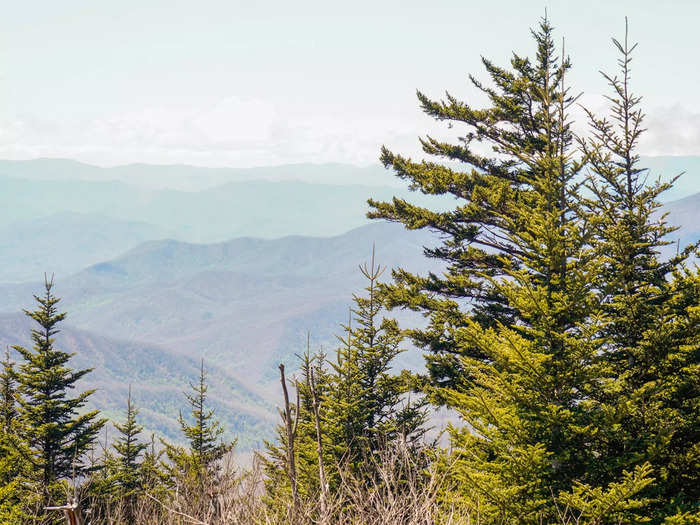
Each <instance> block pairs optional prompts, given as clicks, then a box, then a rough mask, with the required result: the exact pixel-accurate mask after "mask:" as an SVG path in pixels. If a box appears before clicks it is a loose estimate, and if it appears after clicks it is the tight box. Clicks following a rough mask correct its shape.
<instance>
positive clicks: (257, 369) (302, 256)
mask: <svg viewBox="0 0 700 525" xmlns="http://www.w3.org/2000/svg"><path fill="white" fill-rule="evenodd" d="M433 241H434V238H433V237H432V236H431V235H430V234H427V233H426V232H409V231H406V230H404V229H403V228H401V227H400V226H398V225H394V224H387V223H376V224H371V225H368V226H364V227H361V228H358V229H355V230H352V231H350V232H348V233H347V234H344V235H341V236H337V237H331V238H311V237H300V236H295V237H286V238H282V239H276V240H262V239H252V238H241V239H235V240H233V241H229V242H226V243H219V244H210V245H199V244H189V243H183V242H178V241H151V242H147V243H144V244H142V245H140V246H139V247H137V248H135V249H134V250H131V251H129V252H127V253H126V254H124V255H123V256H121V257H118V258H116V259H113V260H111V261H107V262H103V263H99V264H96V265H93V266H91V267H89V268H87V269H85V270H83V271H81V272H78V273H77V274H74V275H73V276H70V277H67V278H64V279H61V280H59V281H57V283H56V293H57V294H58V295H59V296H60V297H62V302H61V307H62V308H63V309H64V310H66V311H67V312H68V313H69V316H68V321H67V323H66V324H67V328H66V331H65V334H67V335H66V336H65V337H64V338H63V339H59V343H61V344H66V345H67V348H68V349H70V350H72V351H75V352H76V353H77V356H79V358H76V364H80V365H81V366H93V367H95V368H96V370H97V369H99V370H100V372H99V373H95V374H93V375H91V376H90V381H89V385H90V386H98V387H99V388H100V390H101V391H102V392H103V394H101V395H100V396H97V397H96V398H95V400H94V404H95V406H97V407H99V408H101V409H106V410H108V411H114V410H117V409H118V408H119V406H120V403H122V402H123V394H124V392H125V390H124V389H125V388H126V385H127V384H128V383H129V382H131V383H133V384H134V390H135V391H137V390H140V389H141V388H142V387H143V388H144V389H145V391H144V393H142V394H140V395H141V396H142V399H144V401H147V402H148V403H150V404H149V407H151V408H150V409H149V410H150V412H149V413H144V414H143V417H144V418H145V420H146V423H147V426H148V427H149V428H155V429H157V430H158V431H160V432H162V433H163V434H165V435H167V436H169V437H176V436H177V433H176V429H177V427H176V422H175V418H176V417H177V407H178V403H181V401H182V396H175V395H173V394H174V392H176V391H177V392H180V391H182V390H184V389H186V388H187V381H188V380H194V378H195V376H196V374H195V372H196V371H195V368H194V367H195V364H196V362H197V360H198V359H199V358H200V357H203V358H204V359H205V361H206V363H207V366H209V367H212V377H213V378H214V380H215V384H214V385H212V392H213V395H214V396H215V397H216V399H219V400H223V399H227V400H228V399H232V400H233V401H231V402H229V403H228V405H227V404H226V403H223V401H221V406H222V410H226V411H227V412H228V413H230V415H229V421H228V422H229V423H230V422H231V421H230V420H233V426H232V432H236V433H237V434H240V435H241V436H242V444H244V445H246V444H247V445H253V444H254V442H255V435H262V434H261V432H262V431H261V427H264V428H265V429H266V430H267V431H270V429H271V428H272V425H271V424H270V423H269V421H270V420H271V419H272V418H274V414H272V411H271V410H269V407H271V406H272V405H273V403H274V402H275V401H276V400H277V399H278V392H277V390H278V388H277V386H278V385H277V369H276V367H277V364H278V363H279V362H286V363H288V364H295V359H294V354H295V353H299V352H301V351H302V350H303V348H304V341H305V337H306V336H305V334H306V331H307V330H309V331H310V332H311V334H312V343H313V346H314V348H315V349H318V348H319V347H321V346H322V347H324V348H325V349H326V351H332V350H333V349H334V348H335V345H336V339H335V334H339V333H340V331H341V328H340V326H339V325H340V323H341V322H345V321H346V320H347V316H348V308H349V306H350V305H351V302H352V293H353V292H361V289H362V288H363V287H364V284H365V283H364V282H363V279H362V278H361V276H360V273H359V270H358V268H357V266H358V264H360V263H362V262H363V261H366V260H367V259H368V258H369V256H370V253H371V250H372V245H373V244H376V253H377V260H378V261H379V262H380V263H382V264H383V265H387V266H389V267H396V266H399V265H400V266H402V267H405V268H408V269H411V270H414V271H421V272H422V271H427V270H428V269H429V268H430V267H435V266H434V265H433V264H431V262H430V261H429V260H427V259H426V258H425V257H423V255H422V246H423V245H430V244H432V243H433ZM387 277H388V274H387ZM40 290H41V283H40V282H34V283H23V284H13V285H3V286H0V311H5V312H10V313H8V315H5V316H0V344H14V343H15V342H16V341H20V340H21V341H23V342H24V344H28V335H29V326H28V324H26V322H25V323H24V324H21V323H18V321H17V314H13V313H11V312H18V311H20V310H21V309H22V308H31V307H32V306H33V304H32V303H33V301H32V294H33V293H37V292H39V291H40ZM76 333H78V334H81V337H76V336H75V335H74V334H76ZM65 334H64V335H65ZM97 334H99V335H97ZM115 355H118V356H119V359H117V360H116V361H115V359H114V356H115ZM154 360H155V361H157V362H162V361H163V360H167V361H168V363H175V364H176V366H170V365H168V373H167V374H163V373H161V372H160V371H159V369H157V370H156V369H154V368H153V364H152V362H153V361H154ZM180 360H182V361H180ZM421 362H422V358H421V357H420V355H417V354H416V353H415V352H411V353H406V354H405V355H404V356H403V359H402V360H401V361H400V363H399V365H400V366H407V367H415V366H419V365H420V364H421ZM130 367H131V368H130ZM115 370H118V373H117V372H115ZM151 373H152V374H154V375H153V376H151V375H150V374H151ZM188 375H189V377H187V376H188ZM163 382H165V383H167V385H168V388H167V389H164V387H163V386H162V383H163ZM159 385H160V386H159ZM223 387H225V388H224V389H223V390H222V388H223ZM230 389H233V391H235V392H237V394H236V396H237V397H236V396H229V394H228V391H229V390H230ZM156 393H157V395H156ZM158 396H161V397H158ZM236 399H238V400H241V399H243V400H249V399H250V400H253V402H252V404H251V406H250V407H246V409H245V410H244V411H243V415H241V410H239V408H237V407H240V406H245V404H244V403H243V404H242V403H241V402H239V403H238V404H237V405H235V406H233V407H232V406H231V403H232V402H235V400H236ZM260 400H264V401H260ZM265 403H267V405H266V404H265ZM234 404H235V403H234ZM153 407H155V408H153ZM265 407H267V408H268V409H267V410H266V409H265ZM251 412H252V414H251ZM243 416H245V417H243ZM241 417H243V419H242V420H241V421H239V420H238V419H236V418H241ZM266 421H267V422H268V423H267V425H266V426H265V422H266ZM229 426H231V425H229Z"/></svg>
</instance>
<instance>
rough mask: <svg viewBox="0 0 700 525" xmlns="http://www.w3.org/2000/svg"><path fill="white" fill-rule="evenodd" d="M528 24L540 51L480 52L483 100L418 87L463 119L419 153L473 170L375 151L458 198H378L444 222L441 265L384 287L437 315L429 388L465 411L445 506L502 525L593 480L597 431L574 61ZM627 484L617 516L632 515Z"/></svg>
mask: <svg viewBox="0 0 700 525" xmlns="http://www.w3.org/2000/svg"><path fill="white" fill-rule="evenodd" d="M532 34H533V38H534V40H535V44H536V55H535V57H534V59H529V58H525V57H521V56H519V55H517V54H514V55H513V58H512V59H511V68H510V69H506V68H502V67H498V66H496V65H495V64H493V63H492V62H490V61H489V60H487V59H483V60H482V61H483V64H484V66H485V68H486V71H487V73H488V75H489V77H490V84H485V83H482V82H480V81H478V80H476V79H475V78H473V77H470V78H471V80H472V83H473V84H474V86H475V87H476V88H477V89H479V90H481V91H482V92H483V93H484V94H485V95H486V97H487V99H488V101H489V103H490V106H489V107H487V108H485V109H475V108H473V107H471V106H470V105H468V104H466V103H464V102H462V101H460V100H458V99H456V98H455V97H453V96H451V95H449V94H448V95H447V97H446V99H445V100H444V101H433V100H431V99H430V98H428V97H427V96H425V95H423V94H422V93H418V98H419V100H420V103H421V105H422V108H423V110H424V111H425V112H426V113H427V114H428V115H430V116H432V117H433V118H435V119H436V120H438V121H447V122H448V123H449V124H450V125H451V126H452V125H455V126H464V127H465V128H466V131H465V132H464V134H463V136H461V137H460V138H459V141H458V142H457V143H448V142H442V141H438V140H436V139H433V138H431V137H427V138H426V139H423V140H422V141H421V143H422V146H423V150H424V152H425V153H426V154H429V155H433V156H436V157H438V158H442V159H446V160H448V161H455V162H460V163H462V164H463V165H464V166H465V167H466V168H467V169H465V170H464V171H461V170H459V169H458V168H457V167H456V166H455V165H454V164H450V165H443V164H440V163H439V162H437V161H436V162H428V161H422V162H416V161H413V160H411V159H409V158H405V157H402V156H400V155H396V154H394V153H392V152H390V151H389V150H387V149H383V150H382V155H381V160H382V162H383V163H384V165H385V166H387V167H390V168H392V169H393V170H394V172H395V173H396V175H397V176H399V177H400V178H402V179H406V180H408V181H409V184H410V187H411V189H414V190H420V191H421V192H423V193H426V194H431V195H451V196H453V197H455V198H456V199H457V200H458V203H459V204H458V205H457V206H456V207H455V208H454V209H452V210H449V211H435V210H431V209H427V208H424V207H420V206H416V205H414V204H411V203H409V202H407V201H405V200H401V199H396V198H395V199H394V200H393V201H392V202H376V201H370V205H371V206H372V208H373V209H372V211H371V212H370V214H369V215H370V217H372V218H377V219H388V220H391V221H397V222H400V223H402V224H404V226H405V227H407V228H409V229H418V228H429V229H432V230H434V231H436V232H438V233H439V234H440V237H441V239H442V241H441V244H440V245H439V246H437V247H435V248H426V250H425V253H426V255H427V256H428V257H432V258H435V259H438V260H440V261H443V262H444V263H446V265H447V268H446V270H445V271H444V272H443V273H442V274H440V275H438V274H434V273H431V274H429V275H427V276H419V275H414V274H411V273H409V272H407V271H404V270H398V271H395V272H394V273H393V277H394V281H393V283H392V284H390V285H388V286H385V287H384V288H383V290H382V292H383V296H384V299H385V301H386V304H387V305H388V306H389V307H401V308H408V309H412V310H415V311H418V312H421V313H422V314H423V315H424V316H426V317H427V318H428V321H429V322H428V326H427V327H426V328H421V329H414V330H410V331H409V334H410V336H411V337H412V339H413V341H414V342H415V343H416V344H417V345H418V346H419V347H421V348H423V349H425V350H426V351H427V353H426V359H427V369H428V377H427V378H426V380H425V391H426V392H427V393H428V394H429V395H430V396H431V398H432V399H433V400H434V401H436V402H438V403H444V404H446V405H448V406H450V407H452V408H454V409H456V410H457V411H458V412H459V414H460V416H461V417H462V419H463V420H464V422H465V423H466V424H465V425H464V426H462V427H459V428H458V427H451V429H450V435H451V441H452V446H453V449H454V459H455V461H454V463H453V464H452V468H451V472H450V474H451V476H452V478H453V480H454V485H453V486H454V487H455V490H453V491H451V492H450V493H448V494H446V500H447V502H448V504H449V505H452V506H455V507H459V506H461V507H462V508H463V509H464V511H465V512H467V513H470V512H471V513H477V512H478V513H479V514H480V515H481V517H482V519H485V520H486V521H487V522H499V523H540V522H548V521H550V520H555V519H557V513H558V507H557V503H558V502H557V500H558V498H560V497H566V496H567V494H570V492H571V491H572V490H574V488H575V487H577V486H578V483H579V482H585V481H586V480H587V479H588V478H589V477H590V472H589V467H588V465H589V461H590V457H591V454H592V452H593V450H592V448H591V443H592V441H593V440H594V436H595V435H596V433H597V431H598V429H597V428H596V427H595V424H594V423H595V420H594V418H593V415H592V414H591V410H590V408H589V406H588V405H587V404H585V403H581V400H582V398H583V397H584V396H585V395H586V393H587V391H588V389H589V387H590V385H591V384H592V383H595V382H596V381H597V380H598V379H599V377H597V376H596V374H597V373H598V370H597V368H596V367H595V366H594V361H595V359H596V355H597V352H598V348H599V346H598V345H599V343H600V337H601V336H600V324H601V323H602V321H601V319H600V315H599V311H600V307H599V297H598V295H597V294H596V290H597V289H598V288H599V287H600V286H601V283H600V273H601V272H600V269H601V265H602V262H601V260H600V257H599V254H598V253H597V252H596V251H595V250H593V249H592V248H591V243H592V242H593V231H592V228H591V227H590V223H591V221H592V220H593V214H592V213H591V212H590V211H589V210H587V209H586V208H585V207H583V206H582V205H581V202H582V199H581V196H580V194H579V183H578V181H579V179H580V171H581V167H582V163H581V161H580V160H577V159H576V158H575V154H576V152H575V151H574V148H573V147H572V144H573V141H574V136H573V133H572V131H571V129H570V123H569V117H568V110H569V107H570V106H571V104H573V103H574V102H575V97H572V96H571V95H570V94H569V89H568V88H567V86H566V83H565V80H566V73H567V71H568V70H569V68H570V63H569V60H568V58H566V57H565V56H564V57H557V54H556V50H555V45H554V41H553V29H552V26H551V24H550V23H549V21H548V20H547V19H544V20H542V22H541V23H540V25H539V27H538V29H537V30H536V31H533V32H532ZM562 54H563V51H562ZM475 145H479V147H475ZM487 148H490V150H491V154H490V155H489V154H487V153H482V151H485V150H486V149H487ZM648 481H649V471H648V468H643V469H640V470H638V471H636V472H635V473H630V474H629V476H628V477H625V478H624V479H623V478H621V481H620V482H621V483H623V484H624V486H625V487H627V488H630V489H634V490H640V487H642V486H644V484H646V483H648ZM609 489H610V490H611V491H616V490H618V489H619V487H618V486H612V485H611V486H610V487H609ZM606 494H607V492H606ZM633 495H634V491H632V492H631V493H630V494H629V498H628V500H627V501H624V502H622V501H621V502H620V503H619V504H618V505H617V506H616V507H614V508H610V509H609V510H610V516H611V517H612V518H614V519H617V518H619V519H623V520H624V519H627V514H626V513H628V512H630V509H631V508H633V507H634V505H635V503H630V501H631V499H632V498H633Z"/></svg>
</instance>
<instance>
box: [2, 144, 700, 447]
mask: <svg viewBox="0 0 700 525" xmlns="http://www.w3.org/2000/svg"><path fill="white" fill-rule="evenodd" d="M645 160H647V159H645ZM648 161H649V164H650V165H652V166H655V167H656V169H658V170H659V172H660V169H661V168H659V166H661V167H663V166H666V167H667V168H669V169H673V170H678V171H680V170H681V169H682V167H683V166H685V165H687V166H689V168H687V169H688V170H689V173H688V174H687V175H686V176H685V177H686V179H687V180H689V181H690V182H688V183H687V184H692V183H694V181H696V180H697V175H695V173H700V158H698V157H685V158H672V159H671V158H666V159H665V160H664V159H653V158H652V159H648ZM643 163H644V161H643ZM656 169H655V171H656ZM691 169H692V170H697V171H692V172H691V171H690V170H691ZM207 174H208V175H207ZM207 177H209V178H207ZM391 178H392V177H391V176H390V173H389V172H387V171H386V170H384V169H383V168H380V167H378V166H377V167H367V168H358V167H354V166H350V165H323V166H316V165H295V166H280V167H275V168H260V169H252V170H228V171H227V170H210V169H206V168H201V169H200V168H192V167H184V166H174V167H165V166H146V165H138V166H130V167H128V166H125V167H120V168H98V167H94V166H89V165H84V164H79V163H74V162H71V161H63V160H48V159H43V160H37V161H24V162H9V161H4V162H0V187H1V190H2V191H1V193H0V216H2V218H3V221H4V224H6V226H5V227H3V228H2V229H0V263H1V264H0V268H1V270H0V343H2V344H3V345H13V344H23V345H28V344H30V341H29V330H30V323H29V321H28V320H27V319H26V318H25V316H24V315H23V314H22V313H21V312H22V309H24V308H31V307H32V301H33V300H32V295H33V294H34V293H38V292H40V290H41V288H42V280H43V275H44V272H47V273H48V274H54V276H55V281H56V286H55V292H56V294H57V295H58V296H59V297H61V298H62V302H61V303H60V305H61V308H62V310H65V311H67V312H68V319H67V321H66V322H65V325H64V327H63V331H62V333H61V334H60V335H59V337H58V339H57V343H58V345H59V346H61V347H62V348H64V349H66V350H70V351H73V352H76V356H75V366H78V367H94V368H95V371H94V373H92V374H89V375H88V376H86V378H85V380H84V382H85V386H86V387H91V388H97V389H98V391H97V393H96V394H95V395H94V396H93V397H92V399H91V403H92V404H93V406H95V407H97V408H99V409H101V410H103V411H104V413H105V414H107V415H108V416H110V417H111V416H113V415H115V416H117V415H118V414H119V413H120V411H121V410H122V408H123V403H124V399H125V397H126V393H127V389H128V385H129V384H132V385H133V392H134V397H135V399H136V401H137V403H138V404H139V406H141V407H143V409H142V414H141V416H142V418H143V423H144V425H145V426H146V428H147V430H149V431H152V432H156V433H158V434H159V435H163V436H165V437H167V438H169V439H178V432H179V426H178V423H177V416H178V410H179V409H178V407H179V406H180V403H181V401H182V398H183V397H182V391H184V390H186V389H187V388H188V384H189V382H190V381H192V380H194V378H195V377H196V375H197V367H198V363H199V359H200V358H204V359H205V363H206V366H207V368H208V369H209V371H210V376H211V386H210V391H211V396H212V403H213V406H214V407H215V409H216V410H217V413H218V414H220V417H222V420H223V423H224V425H225V427H226V429H227V431H228V435H229V436H230V437H234V436H238V437H239V445H240V448H241V450H248V449H254V448H260V446H261V443H262V439H264V438H265V437H270V436H271V435H272V434H271V433H272V430H273V427H274V424H275V421H276V410H275V406H276V405H277V404H279V392H278V386H279V385H278V383H277V368H276V367H277V364H278V363H280V362H283V363H287V364H288V365H291V364H293V363H294V362H295V358H294V356H295V354H297V353H299V352H300V351H302V350H303V348H304V346H305V341H306V332H307V331H309V332H310V333H311V344H312V346H313V348H316V349H317V348H320V347H323V348H324V349H325V350H326V351H327V352H332V351H333V349H334V348H335V347H336V346H337V340H336V339H335V335H336V334H340V333H341V331H342V328H341V326H340V323H343V322H345V321H346V319H347V315H348V307H349V306H350V304H351V301H352V294H353V293H355V292H359V291H360V290H361V288H362V287H363V286H364V282H363V279H362V277H361V275H360V273H359V271H358V269H357V266H358V264H360V263H362V262H364V261H366V260H368V258H369V257H370V254H371V250H372V246H373V244H374V245H375V246H376V256H377V260H378V261H379V262H380V263H381V264H382V265H386V266H388V267H389V268H393V267H398V266H401V267H402V268H406V269H408V270H411V271H417V272H420V273H426V272H427V271H429V270H431V269H432V270H436V269H438V268H437V266H436V265H435V263H434V262H433V261H431V260H428V259H426V258H425V257H424V255H423V250H422V247H423V246H432V245H434V243H435V241H436V238H435V237H434V234H431V233H429V232H425V231H421V230H419V231H406V230H404V229H403V227H402V226H400V225H395V224H390V223H386V222H377V221H372V222H371V223H370V221H368V220H367V219H366V218H365V213H366V211H367V205H366V200H367V199H368V198H370V197H371V198H374V199H378V200H389V199H391V198H392V197H393V196H398V197H399V198H406V199H408V200H410V201H412V202H424V203H427V202H429V201H432V204H435V203H436V202H437V203H438V204H440V202H439V201H436V200H435V199H431V198H430V197H426V196H424V195H421V194H417V193H413V192H410V191H408V190H407V189H405V188H404V187H401V186H397V185H396V183H395V182H393V181H391ZM664 209H665V211H667V212H668V213H669V221H670V222H672V223H675V224H678V225H680V226H681V230H680V231H679V232H677V234H674V236H673V237H674V238H678V239H680V242H681V244H687V243H689V242H692V241H695V240H697V239H699V238H700V226H699V225H700V194H698V193H696V194H694V195H690V196H688V197H686V198H684V199H681V200H670V201H668V202H667V203H666V204H665V208H664ZM11 218H12V219H13V220H10V219H11ZM674 248H675V247H669V250H672V249H674ZM669 253H670V252H669ZM383 278H384V279H389V278H390V275H389V272H388V271H387V273H385V275H384V276H383ZM396 314H397V315H398V316H399V317H401V316H405V315H406V314H403V313H401V312H397V313H396ZM421 364H422V357H421V355H420V353H419V352H418V351H416V350H409V351H408V352H406V353H404V354H402V356H401V358H400V359H399V362H398V363H397V367H409V368H418V367H420V366H421Z"/></svg>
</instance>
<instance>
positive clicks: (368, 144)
mask: <svg viewBox="0 0 700 525" xmlns="http://www.w3.org/2000/svg"><path fill="white" fill-rule="evenodd" d="M585 103H586V104H587V105H589V106H590V107H592V108H593V109H594V110H595V111H596V112H597V113H599V114H600V113H601V112H602V111H605V104H604V99H602V97H600V96H588V97H587V98H586V100H585ZM323 111H324V110H323V109H321V108H319V107H316V106H314V105H313V103H312V102H308V103H307V104H306V107H298V106H297V107H294V108H292V107H286V106H282V105H280V104H275V103H272V102H270V101H267V100H263V99H259V98H241V97H236V96H231V97H227V98H224V99H220V100H214V101H209V102H207V103H201V102H200V103H197V104H194V103H192V104H184V103H181V104H179V105H163V106H158V107H146V108H140V109H137V110H130V111H124V112H120V113H115V114H112V115H100V116H98V117H93V118H76V119H75V120H70V119H67V118H65V117H64V118H63V119H59V117H54V118H40V117H38V116H36V115H26V114H25V115H8V116H5V117H4V118H0V157H3V158H33V157H67V158H74V159H77V160H83V161H86V162H92V163H96V164H101V165H114V164H123V163H129V162H149V163H189V164H198V165H208V166H254V165H270V164H283V163H294V162H348V163H353V164H368V163H374V162H376V161H377V158H378V155H379V147H380V146H381V145H382V144H386V145H388V146H389V147H391V148H392V149H394V150H396V151H398V152H401V153H404V154H407V155H412V156H414V157H418V158H420V157H421V156H422V155H421V152H420V149H419V144H418V136H423V135H425V134H426V133H429V134H431V135H434V136H438V137H441V136H449V137H455V136H456V135H457V134H458V133H459V131H460V129H459V127H455V128H454V129H453V130H451V131H447V130H446V126H445V125H444V124H442V123H435V122H433V121H432V120H430V119H429V118H428V117H426V116H424V115H422V114H421V113H420V111H419V110H418V108H416V107H415V106H414V107H410V108H407V110H406V111H405V112H403V113H402V112H398V111H391V110H388V111H386V112H384V113H382V111H381V110H377V108H367V109H366V110H365V111H363V112H359V111H355V112H354V113H352V116H351V117H348V116H347V115H348V113H347V112H344V113H341V112H340V111H337V112H335V115H334V114H331V113H330V112H323ZM341 115H342V116H341ZM574 116H575V118H576V120H577V121H578V122H579V124H577V126H576V128H577V130H581V129H582V127H581V125H580V122H581V118H582V115H581V112H580V110H576V111H575V115H574ZM646 127H647V128H648V131H647V133H646V134H645V136H644V138H643V140H642V142H641V144H640V147H641V148H640V149H641V151H642V153H644V154H647V155H661V154H669V155H681V154H685V155H691V154H700V113H693V112H691V111H689V110H688V109H686V108H684V107H682V106H680V105H674V106H671V107H667V108H661V109H656V110H653V111H651V112H650V114H649V116H648V117H647V120H646Z"/></svg>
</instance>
